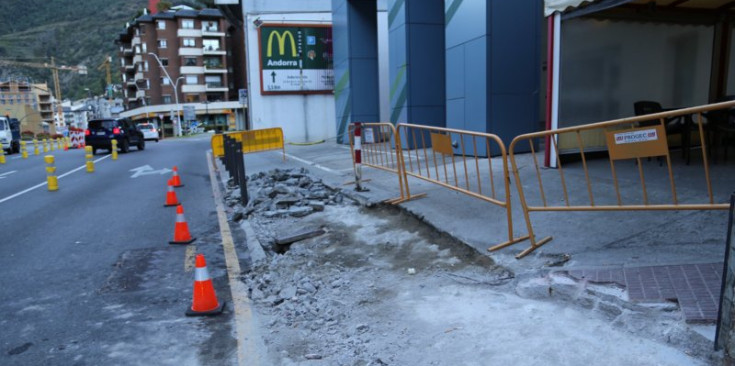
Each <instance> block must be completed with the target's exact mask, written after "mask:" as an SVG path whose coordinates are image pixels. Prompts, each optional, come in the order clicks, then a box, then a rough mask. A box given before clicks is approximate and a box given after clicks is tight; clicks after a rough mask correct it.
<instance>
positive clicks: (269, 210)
mask: <svg viewBox="0 0 735 366" xmlns="http://www.w3.org/2000/svg"><path fill="white" fill-rule="evenodd" d="M248 194H249V198H250V200H249V202H248V204H247V206H245V207H242V206H240V205H239V203H240V198H241V196H240V190H239V189H232V190H230V191H229V194H228V196H227V197H226V202H227V204H228V205H229V206H230V207H233V208H234V214H233V221H239V220H240V219H242V218H244V217H247V216H249V215H251V214H254V213H257V214H258V215H259V216H262V217H265V218H279V217H304V216H308V215H310V214H312V213H314V212H320V211H324V207H325V206H326V205H331V204H340V203H342V201H343V199H344V197H343V196H342V194H341V193H339V192H334V191H333V190H331V189H330V188H329V187H327V186H325V185H324V184H323V183H322V181H321V180H320V179H314V178H312V177H310V176H309V171H308V170H306V169H304V168H301V169H275V170H271V171H269V172H267V173H266V172H261V173H258V174H253V175H251V176H250V177H249V179H248Z"/></svg>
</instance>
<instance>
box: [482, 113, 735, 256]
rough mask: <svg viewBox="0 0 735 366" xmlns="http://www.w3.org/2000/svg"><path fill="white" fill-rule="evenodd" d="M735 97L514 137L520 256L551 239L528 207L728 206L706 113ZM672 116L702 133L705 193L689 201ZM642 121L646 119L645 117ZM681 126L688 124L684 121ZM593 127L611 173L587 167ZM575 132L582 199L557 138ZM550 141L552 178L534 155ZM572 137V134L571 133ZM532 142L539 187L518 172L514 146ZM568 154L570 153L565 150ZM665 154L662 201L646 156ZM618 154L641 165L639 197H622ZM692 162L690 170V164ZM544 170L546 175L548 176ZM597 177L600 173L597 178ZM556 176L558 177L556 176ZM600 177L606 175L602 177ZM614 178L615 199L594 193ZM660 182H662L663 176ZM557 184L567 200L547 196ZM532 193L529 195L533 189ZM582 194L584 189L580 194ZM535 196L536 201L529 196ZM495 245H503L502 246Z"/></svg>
mask: <svg viewBox="0 0 735 366" xmlns="http://www.w3.org/2000/svg"><path fill="white" fill-rule="evenodd" d="M734 107H735V102H724V103H717V104H710V105H704V106H698V107H692V108H685V109H678V110H674V111H668V112H662V113H655V114H649V115H645V116H636V117H630V118H622V119H616V120H611V121H607V122H599V123H593V124H588V125H582V126H576V127H567V128H561V129H557V130H551V131H542V132H536V133H528V134H523V135H520V136H517V137H516V138H514V139H513V141H512V142H511V144H510V146H509V157H510V161H511V165H512V169H513V176H514V179H515V182H516V187H517V189H518V194H519V198H520V201H521V208H522V209H523V215H524V218H525V220H526V227H527V229H528V233H529V240H530V242H531V246H530V247H529V248H527V249H525V250H523V251H522V252H521V253H519V254H518V255H517V256H516V257H517V258H522V257H524V256H525V255H527V254H529V253H531V252H532V251H534V250H535V249H537V248H538V247H540V246H541V245H543V244H545V243H547V242H548V241H550V240H551V237H546V238H543V239H541V240H538V241H537V240H536V236H535V234H534V231H533V225H532V224H531V218H530V213H531V212H551V211H640V210H726V209H727V208H728V207H729V206H728V205H727V204H725V203H715V199H714V194H713V191H712V181H711V178H710V166H709V159H708V145H707V140H708V138H707V137H708V136H709V135H711V133H712V131H708V130H709V129H708V128H707V123H706V120H705V116H704V114H705V113H708V112H711V111H716V110H722V109H726V108H734ZM670 117H685V118H688V119H689V120H690V121H692V122H691V123H693V124H696V130H695V132H698V134H699V144H700V148H701V149H702V171H701V172H700V173H697V174H701V175H699V177H701V181H702V182H701V183H703V184H702V187H706V194H702V195H699V196H697V200H694V202H691V201H692V199H688V201H687V202H682V200H681V199H680V195H679V194H678V193H677V188H676V181H675V174H674V171H673V168H672V163H671V155H670V153H669V146H668V138H667V134H666V123H667V121H666V119H667V118H670ZM647 121H654V122H655V124H654V125H649V126H643V127H641V126H642V122H647ZM643 125H646V124H645V123H643ZM681 128H688V126H686V125H684V126H681ZM590 131H596V132H597V133H600V132H601V133H604V135H605V138H606V150H607V154H608V156H609V164H610V172H611V176H610V177H604V178H601V177H593V176H592V175H591V174H590V171H589V165H590V162H588V159H587V154H586V153H585V144H584V143H583V138H582V134H584V133H589V132H590ZM570 135H571V136H572V141H574V140H576V141H577V146H576V147H577V149H576V150H577V152H576V155H577V157H578V159H579V160H580V161H581V163H582V171H583V172H584V182H583V183H582V184H581V186H583V188H580V187H579V184H578V185H577V187H575V188H574V190H575V191H582V192H585V193H586V196H587V198H586V199H584V200H583V202H580V199H579V196H578V195H570V193H569V191H570V189H569V185H570V183H571V184H577V183H579V182H576V181H574V180H572V181H570V180H569V179H568V178H567V176H566V175H565V170H564V166H563V165H564V164H563V161H562V159H561V154H560V148H559V139H560V137H562V136H565V138H566V137H569V136H570ZM544 141H547V143H550V148H551V151H552V154H554V155H555V157H556V161H557V162H558V166H557V169H556V173H557V174H556V175H557V177H556V178H554V179H553V180H552V179H551V178H549V176H552V175H554V174H553V173H551V172H552V171H553V170H545V171H544V174H542V172H541V169H540V167H539V163H538V159H537V157H536V151H535V146H536V144H538V143H543V142H544ZM567 141H569V139H567ZM523 143H528V145H529V146H530V148H531V155H532V157H533V165H534V168H535V173H536V179H537V182H538V189H537V190H533V191H532V189H531V188H530V185H529V186H526V187H524V185H523V182H522V179H521V176H520V174H519V164H518V161H517V159H516V154H515V148H516V147H517V146H518V145H519V144H523ZM567 157H568V155H567ZM652 157H658V158H661V157H663V158H665V161H666V168H667V182H666V183H667V184H666V186H667V187H668V188H667V190H670V197H669V198H670V200H668V201H665V202H662V201H660V198H661V197H660V194H659V195H658V196H659V197H656V199H658V200H659V201H654V200H653V199H652V198H651V197H650V195H649V191H648V189H647V185H646V176H645V174H644V166H643V165H644V164H643V161H642V158H649V159H650V158H652ZM620 160H635V163H636V165H637V173H638V176H639V179H640V188H641V190H640V197H638V198H636V197H632V196H630V194H628V192H626V194H628V195H627V196H625V197H623V195H622V194H621V189H620V182H619V176H618V171H617V169H616V162H618V161H620ZM692 169H693V167H690V169H689V170H692ZM544 176H545V177H546V178H544ZM661 176H663V174H658V175H656V176H653V177H651V179H658V180H660V178H661ZM692 177H693V172H691V171H687V172H686V178H688V179H691V178H692ZM595 178H597V179H595ZM557 179H558V182H557V181H556V180H557ZM600 180H602V181H604V182H603V183H600ZM610 181H612V184H613V186H614V190H615V197H616V199H615V201H614V202H602V201H600V200H597V199H596V197H595V193H594V192H595V190H596V188H595V187H596V184H597V185H598V186H599V185H604V184H609V182H610ZM659 183H660V182H659ZM551 185H554V186H555V187H556V188H561V191H562V192H563V200H562V201H563V204H558V203H557V201H555V200H550V199H548V197H547V195H546V189H545V187H550V186H551ZM532 193H533V194H534V195H533V197H530V194H532ZM582 196H584V194H583V195H582ZM531 200H533V202H531ZM491 249H493V250H494V249H499V248H498V247H495V248H491Z"/></svg>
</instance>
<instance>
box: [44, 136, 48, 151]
mask: <svg viewBox="0 0 735 366" xmlns="http://www.w3.org/2000/svg"><path fill="white" fill-rule="evenodd" d="M48 150H49V148H48V140H47V139H43V152H45V153H47V152H48Z"/></svg>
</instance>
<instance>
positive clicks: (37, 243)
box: [0, 135, 237, 365]
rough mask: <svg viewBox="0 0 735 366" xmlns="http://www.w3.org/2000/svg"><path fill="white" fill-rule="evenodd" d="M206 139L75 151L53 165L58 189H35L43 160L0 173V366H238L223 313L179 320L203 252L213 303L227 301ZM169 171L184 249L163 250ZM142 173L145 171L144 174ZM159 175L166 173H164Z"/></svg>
mask: <svg viewBox="0 0 735 366" xmlns="http://www.w3.org/2000/svg"><path fill="white" fill-rule="evenodd" d="M208 149H209V135H202V136H200V137H194V138H184V139H167V140H164V141H161V142H159V143H155V142H152V141H149V142H148V143H147V146H146V149H145V150H144V151H137V150H136V149H135V148H132V149H131V152H130V153H128V154H119V158H118V160H116V161H113V160H112V159H111V158H110V157H109V156H108V155H107V154H106V153H105V154H102V155H100V154H98V155H95V157H94V159H95V160H97V162H96V164H95V172H94V173H87V172H86V170H85V169H84V168H83V166H84V151H83V150H69V151H58V150H57V151H54V152H49V153H48V154H52V155H54V156H55V157H56V166H57V175H58V176H59V190H58V191H56V192H49V191H48V190H47V188H46V186H45V180H46V172H45V169H44V163H43V155H45V154H44V153H41V155H39V156H34V155H33V151H32V149H31V151H30V156H29V158H28V159H20V155H10V156H7V158H8V160H7V163H6V164H4V165H0V253H1V255H0V274H2V277H3V285H2V290H1V291H0V313H1V314H2V315H1V316H0V328H1V329H2V332H0V347H1V349H0V364H2V365H44V364H45V365H51V364H53V365H113V364H120V365H123V364H124V365H138V364H140V365H152V364H156V365H200V364H201V365H210V364H217V365H227V364H234V363H236V358H237V356H236V341H235V339H234V337H233V326H232V323H233V319H232V312H231V311H226V312H225V314H223V315H221V316H219V317H211V318H187V317H185V316H184V312H185V310H186V308H187V307H189V306H190V305H191V301H192V300H191V296H192V285H193V277H194V276H193V272H192V267H193V261H192V257H193V255H194V254H195V253H203V254H205V256H206V258H207V262H208V269H209V273H210V275H211V277H212V278H213V279H214V283H215V288H216V290H217V295H218V299H219V300H220V301H228V300H229V296H230V292H229V288H228V284H227V276H226V268H225V265H224V259H223V253H222V247H221V239H220V235H219V232H220V231H219V226H218V224H217V215H216V211H215V205H214V202H213V199H212V188H211V185H210V178H209V174H208V169H207V161H206V150H208ZM175 165H176V166H178V168H179V173H180V175H181V180H182V183H183V184H184V185H185V186H184V187H181V188H177V189H176V194H177V196H178V198H179V200H180V201H181V202H182V203H183V206H184V209H185V216H186V219H187V222H188V224H189V228H190V231H191V233H192V235H193V236H194V237H196V238H197V240H196V241H195V242H194V244H193V245H192V246H188V247H187V246H177V245H169V244H168V241H169V240H171V239H172V238H173V229H174V222H175V208H173V207H164V206H163V203H164V201H165V198H166V188H167V187H166V181H167V180H168V179H169V177H170V176H171V172H170V170H168V169H171V168H172V167H173V166H175ZM148 167H150V169H149V168H148ZM163 169H166V170H163Z"/></svg>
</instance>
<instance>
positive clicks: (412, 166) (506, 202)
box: [396, 123, 528, 249]
mask: <svg viewBox="0 0 735 366" xmlns="http://www.w3.org/2000/svg"><path fill="white" fill-rule="evenodd" d="M396 131H397V138H396V141H397V142H398V144H397V145H398V147H397V149H396V150H397V151H398V153H399V158H400V159H399V163H400V165H399V166H400V169H399V171H401V172H402V174H403V182H404V184H405V185H406V199H412V198H415V197H416V196H413V197H412V196H411V193H410V190H409V186H408V176H411V177H414V178H418V179H421V180H423V181H426V182H430V183H434V184H438V185H440V186H442V187H445V188H448V189H451V190H454V191H457V192H460V193H464V194H466V195H468V196H470V197H474V198H477V199H480V200H483V201H486V202H489V203H492V204H494V205H497V206H500V207H502V208H504V209H505V211H506V216H507V221H508V241H506V242H504V243H501V244H498V245H496V246H494V247H493V248H497V249H499V248H503V247H506V246H508V245H511V244H513V243H517V242H519V241H523V240H525V239H527V238H528V236H522V237H517V238H516V237H514V236H513V216H512V215H511V213H512V212H511V203H510V183H509V179H508V177H509V175H508V160H507V158H506V149H505V144H503V141H502V140H501V139H500V137H498V136H497V135H493V134H489V133H480V132H472V131H464V130H455V129H449V128H441V127H432V126H422V125H414V124H404V123H401V124H398V126H397V127H396ZM429 146H430V147H429ZM405 147H410V150H409V149H405ZM403 151H405V153H402V152H403ZM492 155H497V156H499V157H500V161H498V159H495V163H496V165H500V166H499V167H493V159H492V158H491V156H492ZM498 168H499V170H500V171H499V172H497V173H496V172H495V170H496V169H498ZM471 177H472V178H471ZM499 180H502V182H498V181H499Z"/></svg>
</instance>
